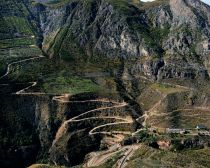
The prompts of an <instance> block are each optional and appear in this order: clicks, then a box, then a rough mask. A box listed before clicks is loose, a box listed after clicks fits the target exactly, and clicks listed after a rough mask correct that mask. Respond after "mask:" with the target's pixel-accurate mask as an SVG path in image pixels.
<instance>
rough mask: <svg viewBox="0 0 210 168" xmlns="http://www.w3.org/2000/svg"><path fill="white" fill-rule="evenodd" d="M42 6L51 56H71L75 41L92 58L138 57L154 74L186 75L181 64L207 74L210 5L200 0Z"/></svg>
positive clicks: (46, 46)
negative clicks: (205, 43)
mask: <svg viewBox="0 0 210 168" xmlns="http://www.w3.org/2000/svg"><path fill="white" fill-rule="evenodd" d="M42 7H43V10H42V11H41V12H39V18H40V23H41V30H42V32H43V37H44V40H43V50H44V51H45V52H47V53H48V54H49V55H51V57H53V56H54V57H59V58H62V57H65V58H68V57H69V59H72V57H74V54H75V53H74V52H75V51H74V49H72V48H71V47H69V48H68V46H72V44H74V45H75V44H76V46H77V47H78V48H81V49H82V50H83V51H84V53H85V54H86V55H87V57H90V58H91V57H94V56H96V55H100V56H102V57H109V58H110V57H111V58H115V57H123V58H126V59H128V58H132V59H135V60H136V63H135V65H134V67H133V68H137V69H136V70H137V71H140V72H143V73H144V74H145V75H148V76H150V77H151V78H168V77H169V76H174V77H175V76H176V77H177V76H178V77H180V78H183V76H187V75H185V74H182V72H181V70H179V69H184V71H186V72H189V70H190V69H193V72H194V76H199V74H203V76H207V69H206V67H205V65H204V64H203V63H204V61H205V60H206V56H205V52H204V48H203V42H204V41H205V40H206V39H208V36H209V34H210V26H209V10H210V8H209V6H208V5H205V4H204V3H202V2H200V1H193V0H188V1H184V0H170V1H169V2H165V1H163V3H159V4H158V5H153V4H152V3H151V7H150V6H149V7H148V5H147V7H146V6H144V5H143V6H135V5H133V4H132V3H130V2H128V1H125V0H121V1H119V2H114V1H111V0H100V1H95V0H92V1H70V2H68V3H66V4H63V5H61V6H59V5H58V6H57V7H55V8H54V7H52V6H44V5H42ZM153 37H156V38H155V39H154V38H153ZM70 57H71V58H70ZM145 58H146V59H145ZM161 62H164V65H163V66H159V65H160V64H162V63H161ZM172 62H173V63H172ZM181 62H182V63H183V64H184V66H183V65H182V63H181ZM175 64H176V65H177V67H175ZM152 66H153V67H152ZM154 66H155V69H157V71H158V72H154V71H153V70H152V69H153V68H154ZM201 69H203V71H201ZM148 70H149V71H148ZM157 74H159V75H157ZM177 74H180V75H177Z"/></svg>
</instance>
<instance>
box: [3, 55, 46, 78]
mask: <svg viewBox="0 0 210 168" xmlns="http://www.w3.org/2000/svg"><path fill="white" fill-rule="evenodd" d="M43 57H44V56H43V55H40V56H37V57H33V58H27V59H24V60H20V61H15V62H12V63H10V64H8V65H7V71H6V73H5V74H4V75H3V76H1V77H0V79H2V78H4V77H6V76H7V75H8V74H9V72H10V69H11V67H12V66H13V65H15V64H19V63H22V62H26V61H30V60H35V59H39V58H43Z"/></svg>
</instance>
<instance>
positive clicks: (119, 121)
mask: <svg viewBox="0 0 210 168" xmlns="http://www.w3.org/2000/svg"><path fill="white" fill-rule="evenodd" d="M54 100H57V101H58V99H57V98H55V99H54ZM59 101H60V99H59ZM88 101H90V102H94V101H96V102H98V101H101V102H106V103H107V102H110V100H106V99H98V100H86V101H75V102H88ZM60 102H63V101H60ZM65 102H66V101H65ZM70 102H74V101H70ZM110 103H113V106H110V107H109V106H108V107H99V108H96V109H93V110H89V111H87V112H84V113H82V114H80V115H78V116H75V117H73V118H71V119H69V120H66V121H65V122H64V123H63V124H62V125H61V127H60V128H59V130H58V131H57V134H56V138H55V141H54V143H56V141H57V140H58V139H60V138H61V136H62V135H63V134H64V133H65V131H66V127H67V125H68V124H69V123H74V122H83V121H87V120H97V119H105V120H106V119H115V120H116V122H114V123H108V124H102V125H99V126H97V127H94V128H93V129H91V130H90V131H89V135H95V134H106V135H112V134H124V135H128V134H129V135H131V133H130V132H128V131H112V132H106V131H97V130H98V129H100V128H103V127H106V126H113V125H121V124H131V123H133V120H132V118H131V117H128V116H127V117H124V118H123V117H121V116H98V117H97V116H96V117H95V116H94V117H85V116H86V115H90V114H91V113H94V112H97V111H102V110H108V109H113V108H122V107H125V106H127V105H128V104H127V103H125V102H122V103H119V102H115V101H111V102H110Z"/></svg>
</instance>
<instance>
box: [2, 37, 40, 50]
mask: <svg viewBox="0 0 210 168" xmlns="http://www.w3.org/2000/svg"><path fill="white" fill-rule="evenodd" d="M35 43H36V40H35V38H32V37H25V38H13V39H5V40H0V49H6V48H12V47H20V46H22V47H23V46H30V45H35Z"/></svg>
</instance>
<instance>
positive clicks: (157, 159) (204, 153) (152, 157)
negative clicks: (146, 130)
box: [127, 146, 210, 168]
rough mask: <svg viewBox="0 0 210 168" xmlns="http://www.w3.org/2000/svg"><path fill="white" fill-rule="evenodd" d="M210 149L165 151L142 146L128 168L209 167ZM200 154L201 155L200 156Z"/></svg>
mask: <svg viewBox="0 0 210 168" xmlns="http://www.w3.org/2000/svg"><path fill="white" fill-rule="evenodd" d="M209 153H210V149H209V148H205V149H199V150H185V151H181V152H172V151H164V150H157V149H153V148H150V147H148V146H142V147H141V148H140V149H139V150H138V151H137V152H136V153H135V155H134V156H133V157H132V158H131V160H130V161H129V162H128V166H127V168H136V167H145V168H150V167H170V168H176V167H183V168H184V167H186V168H187V167H191V168H201V167H208V165H209V164H210V160H209ZM198 156H199V157H198Z"/></svg>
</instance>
